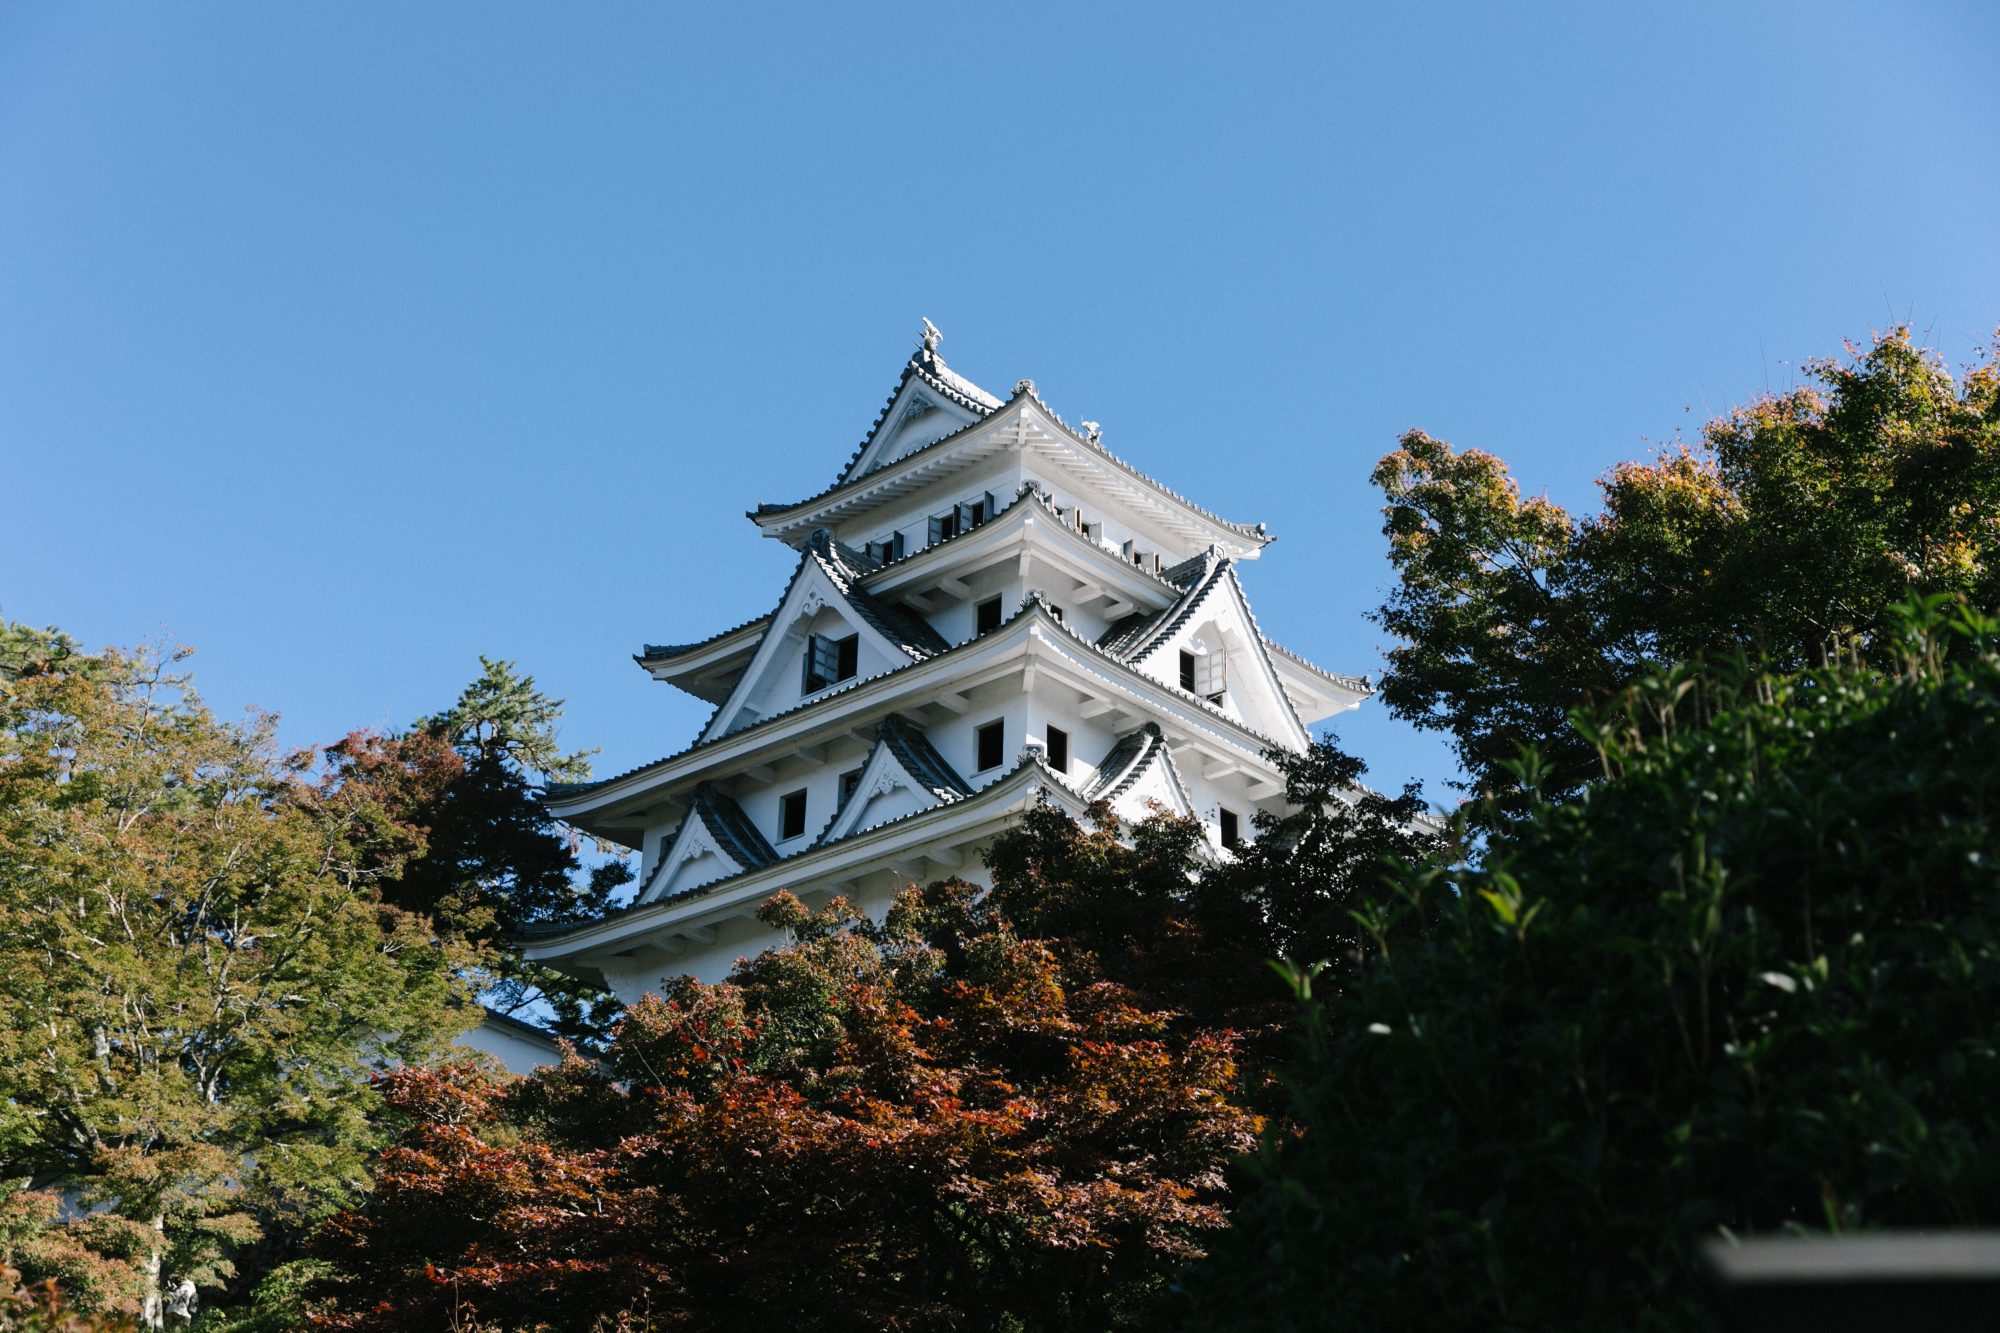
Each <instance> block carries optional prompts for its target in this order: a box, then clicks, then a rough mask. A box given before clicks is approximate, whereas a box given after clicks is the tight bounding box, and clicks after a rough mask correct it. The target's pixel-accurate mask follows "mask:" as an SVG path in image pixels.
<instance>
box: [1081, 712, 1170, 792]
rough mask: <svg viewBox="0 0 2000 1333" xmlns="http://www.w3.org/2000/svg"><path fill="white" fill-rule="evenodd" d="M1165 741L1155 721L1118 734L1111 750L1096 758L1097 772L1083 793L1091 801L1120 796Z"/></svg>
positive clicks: (1140, 776) (1141, 775) (1129, 788)
mask: <svg viewBox="0 0 2000 1333" xmlns="http://www.w3.org/2000/svg"><path fill="white" fill-rule="evenodd" d="M1166 743H1167V738H1166V737H1165V736H1163V735H1161V734H1160V728H1159V724H1158V723H1154V722H1148V723H1147V724H1146V725H1145V726H1143V727H1141V728H1139V729H1138V730H1137V731H1134V732H1129V733H1127V734H1126V735H1124V736H1121V737H1120V738H1119V740H1118V744H1116V745H1114V746H1112V747H1111V753H1109V754H1107V755H1105V756H1104V758H1103V759H1102V760H1101V761H1099V763H1098V765H1097V776H1096V777H1095V778H1093V779H1092V780H1091V783H1090V786H1089V787H1087V788H1085V790H1084V793H1083V794H1084V797H1085V798H1086V799H1088V800H1091V801H1111V800H1116V799H1117V798H1118V797H1120V796H1123V795H1124V794H1125V793H1126V792H1128V791H1130V790H1131V789H1132V785H1133V784H1134V783H1136V782H1137V781H1138V780H1139V779H1140V778H1142V777H1144V776H1145V775H1146V769H1147V767H1148V766H1149V765H1150V764H1151V762H1152V757H1153V753H1154V751H1155V750H1157V749H1160V748H1162V747H1164V746H1165V745H1166Z"/></svg>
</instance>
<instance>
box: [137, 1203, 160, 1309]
mask: <svg viewBox="0 0 2000 1333" xmlns="http://www.w3.org/2000/svg"><path fill="white" fill-rule="evenodd" d="M153 1233H154V1240H153V1248H152V1249H150V1250H148V1251H147V1252H146V1270H145V1271H146V1295H145V1298H144V1300H143V1301H141V1303H140V1305H139V1323H140V1325H141V1326H142V1327H144V1328H148V1329H162V1328H165V1327H166V1326H167V1312H166V1307H165V1302H164V1301H163V1300H162V1298H161V1295H160V1276H161V1269H162V1267H163V1266H164V1265H165V1263H166V1260H167V1219H166V1218H165V1217H162V1216H157V1215H156V1216H155V1217H154V1218H153Z"/></svg>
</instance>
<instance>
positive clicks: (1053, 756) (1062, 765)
mask: <svg viewBox="0 0 2000 1333" xmlns="http://www.w3.org/2000/svg"><path fill="white" fill-rule="evenodd" d="M1049 767H1050V768H1052V769H1054V770H1055V771H1056V772H1058V773H1067V772H1069V733H1068V732H1067V731H1064V730H1062V729H1061V728H1060V727H1050V728H1049Z"/></svg>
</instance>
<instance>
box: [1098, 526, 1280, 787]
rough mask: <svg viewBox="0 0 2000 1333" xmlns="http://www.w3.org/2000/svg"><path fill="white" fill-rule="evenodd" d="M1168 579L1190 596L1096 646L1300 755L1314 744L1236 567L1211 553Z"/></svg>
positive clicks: (1118, 630) (1171, 573) (1113, 630)
mask: <svg viewBox="0 0 2000 1333" xmlns="http://www.w3.org/2000/svg"><path fill="white" fill-rule="evenodd" d="M1168 577H1169V578H1170V579H1172V580H1173V581H1175V582H1177V583H1179V584H1181V586H1182V587H1184V588H1186V589H1187V591H1186V592H1185V593H1184V594H1183V595H1182V596H1181V598H1180V599H1179V600H1178V601H1176V602H1175V603H1174V604H1173V605H1171V606H1169V607H1167V608H1166V609H1165V610H1163V611H1160V612H1157V613H1155V614H1153V615H1150V616H1145V617H1133V618H1132V622H1131V623H1126V624H1120V625H1114V626H1113V627H1112V628H1111V629H1110V630H1109V631H1107V632H1106V633H1105V635H1104V637H1103V638H1102V639H1100V640H1099V646H1100V647H1102V648H1104V649H1106V650H1107V651H1109V652H1111V653H1113V654H1115V655H1117V656H1119V657H1122V658H1124V660H1125V661H1127V662H1128V663H1130V664H1131V665H1132V666H1134V667H1137V668H1138V669H1139V670H1141V671H1143V672H1145V673H1146V674H1147V675H1149V676H1151V677H1153V678H1154V679H1155V680H1158V681H1162V682H1164V683H1166V684H1168V685H1171V686H1174V687H1175V688H1177V689H1181V690H1185V691H1186V692H1187V693H1189V694H1192V695H1194V696H1196V697H1197V698H1200V699H1202V700H1204V701H1206V702H1207V703H1209V704H1210V705H1211V706H1213V707H1216V708H1219V709H1221V710H1222V711H1223V712H1224V713H1226V714H1228V715H1229V716H1230V717H1233V718H1235V719H1236V720H1237V721H1239V722H1241V723H1242V724H1243V725H1244V726H1246V727H1248V728H1250V729H1251V730H1252V731H1254V732H1257V733H1258V734H1259V735H1262V736H1269V737H1271V738H1272V739H1274V740H1278V741H1282V742H1283V743H1285V744H1286V745H1288V746H1290V747H1291V748H1292V749H1295V750H1303V749H1305V748H1306V746H1308V745H1309V744H1311V742H1312V737H1311V735H1310V733H1308V732H1307V730H1306V727H1305V723H1304V722H1302V721H1300V719H1299V715H1298V710H1297V709H1295V708H1294V707H1293V706H1292V701H1291V698H1290V696H1288V695H1287V694H1286V693H1285V688H1284V684H1283V682H1282V680H1281V679H1280V677H1279V675H1278V671H1277V667H1276V666H1275V664H1274V663H1273V662H1272V661H1271V654H1270V649H1269V647H1268V646H1267V644H1266V643H1265V641H1264V635H1263V632H1262V631H1261V630H1259V629H1258V627H1257V619H1256V617H1255V616H1253V615H1252V614H1251V612H1250V602H1249V599H1248V598H1247V597H1246V596H1245V595H1244V592H1243V584H1242V582H1241V580H1239V579H1238V578H1237V577H1236V569H1235V566H1234V565H1233V564H1232V562H1230V561H1228V560H1226V559H1223V558H1222V557H1221V556H1220V554H1219V553H1218V552H1217V551H1216V550H1215V549H1214V548H1212V547H1211V548H1210V549H1209V550H1208V551H1207V552H1206V553H1204V554H1203V555H1201V556H1197V557H1195V558H1194V559H1193V560H1190V561H1187V562H1185V563H1184V564H1182V565H1181V566H1177V567H1176V568H1175V569H1174V570H1170V571H1168Z"/></svg>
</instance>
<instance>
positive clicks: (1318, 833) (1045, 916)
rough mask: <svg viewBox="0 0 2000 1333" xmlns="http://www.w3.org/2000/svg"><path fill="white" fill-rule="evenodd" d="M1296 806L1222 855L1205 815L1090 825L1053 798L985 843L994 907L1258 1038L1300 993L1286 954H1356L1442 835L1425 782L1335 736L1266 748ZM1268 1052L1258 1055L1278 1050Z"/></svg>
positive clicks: (1185, 1008)
mask: <svg viewBox="0 0 2000 1333" xmlns="http://www.w3.org/2000/svg"><path fill="white" fill-rule="evenodd" d="M1266 757H1267V758H1268V759H1270V761H1271V762H1272V763H1273V764H1275V765H1276V766H1277V768H1278V771H1279V773H1280V774H1281V776H1282V777H1283V779H1284V783H1285V809H1286V811H1287V812H1286V813H1284V814H1281V815H1273V814H1269V813H1267V812H1263V811H1259V812H1258V814H1257V817H1256V820H1255V824H1254V826H1255V828H1256V831H1257V836H1256V838H1255V839H1254V840H1253V841H1250V842H1248V843H1245V844H1244V845H1242V846H1240V847H1237V848H1235V849H1233V850H1232V852H1231V853H1230V855H1228V856H1226V857H1222V858H1216V857H1214V856H1213V855H1211V854H1210V852H1209V851H1208V849H1207V845H1206V843H1205V841H1204V835H1203V833H1202V830H1201V826H1200V825H1199V824H1197V823H1195V822H1193V821H1191V820H1177V819H1173V818H1171V817H1167V816H1165V815H1155V816H1154V817H1152V818H1148V819H1145V820H1141V821H1140V822H1139V823H1138V824H1137V825H1135V826H1132V827H1129V828H1128V827H1126V826H1124V825H1123V824H1121V823H1120V822H1119V821H1118V820H1117V819H1116V818H1115V817H1114V816H1113V815H1112V814H1111V811H1110V809H1109V807H1100V808H1098V809H1096V810H1094V811H1092V812H1091V819H1090V823H1089V825H1088V826H1083V825H1079V824H1077V823H1076V822H1075V821H1074V820H1072V819H1070V818H1069V817H1068V815H1066V814H1064V813H1063V812H1062V811H1061V810H1059V809H1056V808H1055V807H1053V806H1043V807H1040V808H1038V809H1036V810H1033V811H1030V812H1029V814H1028V816H1027V817H1026V818H1025V819H1024V820H1023V822H1022V823H1021V825H1020V826H1019V827H1017V828H1015V829H1011V830H1009V831H1008V832H1007V833H1005V834H1003V835H1002V836H1001V837H1000V838H998V839H997V840H996V841H995V843H994V845H993V847H992V848H991V849H990V851H989V852H988V854H987V856H986V861H987V865H988V867H989V868H990V869H991V871H992V873H993V899H994V903H995V904H996V906H997V907H998V908H999V909H1000V910H1001V911H1002V912H1003V913H1005V914H1006V916H1007V918H1008V919H1009V920H1010V921H1012V922H1013V923H1015V925H1016V928H1017V929H1019V930H1021V931H1022V932H1024V933H1026V934H1029V935H1032V936H1033V937H1035V938H1037V939H1042V940H1046V941H1047V942H1048V944H1049V947H1050V948H1052V949H1054V950H1055V951H1056V952H1057V953H1058V955H1059V956H1061V957H1063V958H1065V959H1067V960H1073V962H1074V964H1075V965H1076V966H1079V967H1081V968H1085V969H1089V970H1093V971H1101V972H1102V973H1103V974H1104V975H1105V976H1107V977H1109V978H1111V979H1112V980H1115V981H1116V982H1118V983H1119V984H1120V985H1122V986H1126V987H1128V988H1130V989H1131V990H1132V991H1133V992H1134V993H1135V994H1136V995H1139V996H1140V997H1142V998H1143V1000H1144V1002H1145V1003H1147V1004H1150V1005H1153V1006H1156V1007H1159V1008H1162V1009H1166V1010H1169V1011H1172V1012H1174V1013H1177V1014H1180V1015H1182V1016H1184V1017H1185V1018H1187V1019H1189V1020H1191V1021H1193V1022H1196V1023H1199V1024H1207V1025H1212V1026H1221V1027H1229V1028H1233V1029H1235V1030H1237V1031H1239V1032H1244V1033H1247V1034H1250V1035H1252V1036H1253V1038H1255V1037H1261V1036H1264V1035H1273V1034H1275V1033H1276V1032H1277V1031H1278V1029H1279V1028H1280V1027H1281V1026H1282V1025H1283V1023H1284V1020H1285V1018H1286V1016H1287V1012H1288V1011H1287V1006H1286V1002H1285V996H1284V992H1283V990H1282V988H1280V987H1278V986H1277V985H1275V984H1274V983H1273V981H1272V978H1271V976H1270V973H1269V972H1268V970H1267V969H1266V967H1265V964H1266V962H1267V961H1268V960H1270V959H1272V958H1295V959H1304V960H1315V959H1332V960H1336V961H1337V963H1338V964H1339V965H1340V966H1345V965H1346V964H1347V963H1348V962H1349V960H1351V959H1353V958H1355V957H1356V956H1358V953H1359V950H1360V947H1361V941H1362V939H1363V938H1364V934H1363V932H1364V925H1363V923H1364V922H1366V921H1368V920H1370V919H1372V917H1373V916H1374V915H1375V914H1376V912H1377V908H1378V900H1380V899H1382V898H1383V897H1384V896H1385V894H1386V893H1387V888H1386V884H1387V880H1388V877H1389V875H1390V873H1391V871H1392V870H1393V869H1394V868H1395V867H1396V866H1398V865H1402V864H1413V863H1418V862H1422V861H1425V860H1427V859H1429V858H1431V857H1433V856H1436V855H1438V854H1439V852H1440V851H1441V850H1442V847H1443V843H1442V841H1441V839H1440V838H1439V836H1438V831H1439V830H1438V825H1437V824H1436V822H1435V821H1433V820H1431V819H1430V818H1429V817H1428V816H1427V815H1426V814H1425V810H1424V804H1423V801H1422V800H1421V798H1420V797H1419V796H1418V795H1417V792H1416V788H1415V787H1414V786H1411V787H1408V788H1406V789H1405V790H1404V791H1403V792H1402V794H1401V795H1399V796H1395V797H1390V796H1385V795H1382V794H1381V793H1379V792H1374V791H1370V790H1369V789H1368V788H1366V787H1365V786H1363V785H1362V779H1363V778H1364V777H1365V776H1366V774H1367V766H1366V765H1365V764H1363V763H1362V762H1361V761H1360V760H1359V759H1356V758H1355V757H1354V756H1352V755H1349V754H1347V753H1346V752H1345V751H1343V750H1342V749H1341V748H1340V747H1339V745H1338V744H1337V743H1336V742H1335V741H1333V740H1332V739H1330V738H1329V739H1321V740H1318V741H1315V742H1314V743H1313V745H1312V746H1311V748H1310V749H1308V750H1307V751H1306V752H1305V753H1303V754H1295V753H1293V752H1291V751H1288V750H1279V749H1274V750H1272V751H1270V752H1269V753H1268V754H1267V756H1266ZM1264 1055H1265V1056H1266V1057H1268V1058H1259V1059H1254V1060H1253V1061H1252V1064H1253V1065H1255V1066H1256V1067H1258V1068H1265V1067H1268V1066H1269V1065H1270V1064H1271V1063H1274V1062H1275V1060H1276V1059H1277V1058H1278V1055H1279V1053H1278V1052H1276V1051H1272V1052H1266V1053H1264Z"/></svg>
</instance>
